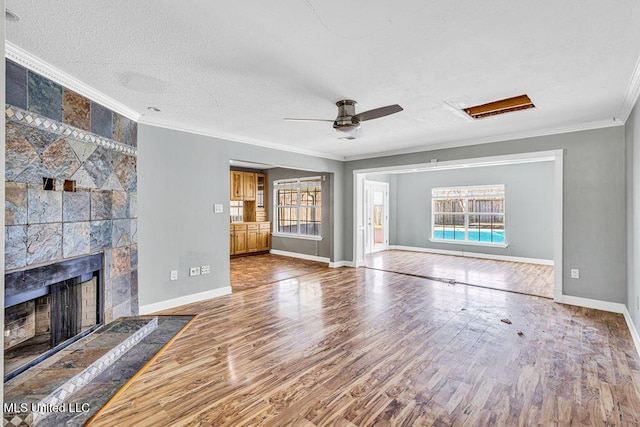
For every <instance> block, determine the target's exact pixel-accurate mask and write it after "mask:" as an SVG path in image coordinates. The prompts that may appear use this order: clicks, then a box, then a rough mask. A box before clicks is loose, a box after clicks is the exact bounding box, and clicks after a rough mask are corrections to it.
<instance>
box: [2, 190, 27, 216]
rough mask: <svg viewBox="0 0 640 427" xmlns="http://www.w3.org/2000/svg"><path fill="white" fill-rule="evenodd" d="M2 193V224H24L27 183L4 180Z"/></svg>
mask: <svg viewBox="0 0 640 427" xmlns="http://www.w3.org/2000/svg"><path fill="white" fill-rule="evenodd" d="M4 194H5V201H4V224H5V225H19V224H26V223H27V184H23V183H19V182H5V184H4Z"/></svg>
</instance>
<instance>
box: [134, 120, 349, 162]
mask: <svg viewBox="0 0 640 427" xmlns="http://www.w3.org/2000/svg"><path fill="white" fill-rule="evenodd" d="M138 124H141V125H148V126H155V127H159V128H164V129H170V130H175V131H179V132H186V133H192V134H196V135H202V136H208V137H211V138H218V139H224V140H226V141H231V142H238V143H241V144H249V145H255V146H258V147H264V148H270V149H272V150H280V151H286V152H288V153H296V154H303V155H305V156H313V157H320V158H323V159H329V160H337V161H341V162H344V161H345V157H343V156H337V155H331V154H327V153H323V152H320V151H313V150H305V149H302V148H296V147H292V146H289V145H283V144H276V143H273V142H268V141H262V140H258V139H250V138H238V137H237V136H236V135H230V134H226V133H220V132H215V131H212V130H211V129H208V128H204V127H200V126H189V125H187V126H185V125H182V124H177V123H174V122H170V121H162V120H158V119H152V118H150V117H149V116H145V115H144V114H143V115H142V116H140V119H139V120H138Z"/></svg>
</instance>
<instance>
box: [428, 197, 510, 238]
mask: <svg viewBox="0 0 640 427" xmlns="http://www.w3.org/2000/svg"><path fill="white" fill-rule="evenodd" d="M504 200H505V199H504V185H491V186H488V185H487V186H477V187H453V188H434V189H432V190H431V211H432V222H431V223H432V235H431V240H432V241H446V242H461V243H462V242H464V243H471V244H479V245H497V246H504V245H506V242H507V241H506V238H505V234H504Z"/></svg>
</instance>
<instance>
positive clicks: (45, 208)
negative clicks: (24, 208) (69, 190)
mask: <svg viewBox="0 0 640 427" xmlns="http://www.w3.org/2000/svg"><path fill="white" fill-rule="evenodd" d="M27 198H28V204H29V205H28V206H29V208H28V223H29V224H42V223H47V222H62V193H61V192H60V191H45V190H39V189H36V188H29V189H28V190H27Z"/></svg>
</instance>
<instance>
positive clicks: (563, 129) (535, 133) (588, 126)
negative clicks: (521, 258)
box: [345, 119, 624, 162]
mask: <svg viewBox="0 0 640 427" xmlns="http://www.w3.org/2000/svg"><path fill="white" fill-rule="evenodd" d="M623 125H624V122H622V121H620V120H612V119H607V120H597V121H593V122H587V123H579V124H576V125H569V126H559V127H555V128H548V129H541V130H531V131H522V132H512V133H508V134H503V135H499V136H487V137H478V138H471V139H465V140H462V141H452V142H442V143H435V144H429V145H420V146H415V147H409V148H401V149H398V150H390V151H381V152H378V153H371V154H362V155H355V156H346V157H345V161H347V162H350V161H354V160H365V159H374V158H378V157H388V156H396V155H399V154H412V153H420V152H423V151H434V150H443V149H446V148H456V147H466V146H469V145H478V144H490V143H492V142H502V141H511V140H517V139H525V138H535V137H539V136H549V135H558V134H563V133H571V132H579V131H583V130H593V129H602V128H608V127H615V126H623Z"/></svg>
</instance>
